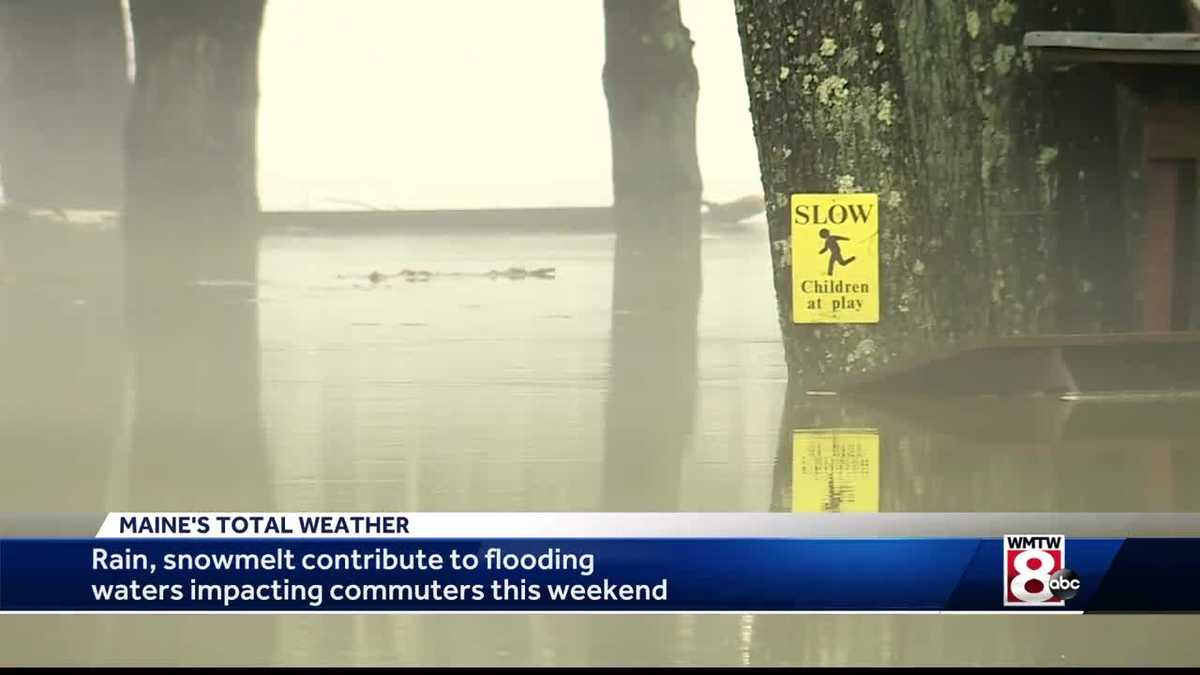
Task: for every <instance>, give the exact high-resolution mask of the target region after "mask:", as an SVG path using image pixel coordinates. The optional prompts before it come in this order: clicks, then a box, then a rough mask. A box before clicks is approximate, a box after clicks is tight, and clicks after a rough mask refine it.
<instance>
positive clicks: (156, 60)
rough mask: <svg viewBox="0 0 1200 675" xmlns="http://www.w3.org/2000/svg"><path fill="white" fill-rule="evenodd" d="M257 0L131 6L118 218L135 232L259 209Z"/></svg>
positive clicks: (141, 1) (235, 219) (145, 0)
mask: <svg viewBox="0 0 1200 675" xmlns="http://www.w3.org/2000/svg"><path fill="white" fill-rule="evenodd" d="M263 6H264V0H208V1H206V2H200V3H179V2H158V1H155V0H133V1H132V3H131V6H130V15H131V18H132V22H133V34H134V52H135V66H136V69H137V76H136V82H135V87H134V100H133V109H132V111H131V114H130V117H129V124H128V129H127V139H126V140H127V150H128V164H127V171H128V174H127V199H126V222H127V226H128V227H129V228H130V229H132V230H133V231H134V232H135V233H140V232H143V231H144V230H145V229H146V228H154V229H156V230H159V231H161V230H162V228H163V227H164V226H165V224H166V223H172V222H173V223H179V224H180V226H181V227H186V226H185V225H183V223H184V221H185V220H186V221H193V220H201V221H204V223H205V226H206V227H207V228H208V230H209V231H208V232H206V233H205V234H206V236H208V237H213V236H216V235H217V232H214V231H213V230H220V229H228V228H239V229H240V228H242V227H244V226H245V225H246V221H247V220H249V219H251V218H252V217H253V216H254V215H255V213H256V212H257V211H258V206H259V204H258V190H257V161H256V154H255V143H256V126H257V115H258V39H259V33H260V30H261V28H262V19H263Z"/></svg>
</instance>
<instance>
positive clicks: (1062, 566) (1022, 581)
mask: <svg viewBox="0 0 1200 675" xmlns="http://www.w3.org/2000/svg"><path fill="white" fill-rule="evenodd" d="M1078 593H1079V575H1077V574H1075V572H1073V571H1071V570H1070V569H1068V568H1067V552H1066V537H1064V536H1062V535H1061V534H1008V535H1005V536H1004V605H1005V606H1006V607H1012V606H1018V607H1030V606H1035V607H1062V606H1063V605H1065V604H1066V601H1067V600H1070V599H1071V598H1073V597H1075V595H1076V594H1078Z"/></svg>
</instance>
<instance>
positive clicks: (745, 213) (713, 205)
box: [700, 195, 767, 225]
mask: <svg viewBox="0 0 1200 675" xmlns="http://www.w3.org/2000/svg"><path fill="white" fill-rule="evenodd" d="M700 204H701V205H702V206H704V209H705V211H704V218H705V220H707V221H709V222H713V223H719V224H722V225H737V224H738V223H740V222H742V221H743V220H746V219H747V218H751V217H754V216H757V215H758V214H760V213H762V212H763V211H765V210H766V207H767V204H766V201H765V200H764V199H763V197H762V195H747V196H745V197H742V198H741V199H736V200H734V201H732V202H725V203H723V204H721V203H717V202H710V201H704V200H700Z"/></svg>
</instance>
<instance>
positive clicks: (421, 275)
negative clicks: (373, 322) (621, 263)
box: [338, 267, 555, 284]
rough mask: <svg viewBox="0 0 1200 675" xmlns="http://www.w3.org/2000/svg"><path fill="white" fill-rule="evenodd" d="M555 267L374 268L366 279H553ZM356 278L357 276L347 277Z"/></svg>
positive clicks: (383, 280) (371, 280)
mask: <svg viewBox="0 0 1200 675" xmlns="http://www.w3.org/2000/svg"><path fill="white" fill-rule="evenodd" d="M554 272H555V268H553V267H537V268H534V269H526V268H524V267H510V268H508V269H506V270H489V271H487V272H431V271H429V270H410V269H403V270H400V271H399V272H395V273H392V274H388V273H386V272H380V271H379V270H375V271H373V272H371V273H370V274H368V275H367V281H370V282H371V283H372V284H381V283H383V282H385V281H388V280H390V279H403V280H404V281H408V282H422V281H429V280H430V279H433V278H434V277H487V278H489V279H511V280H518V281H519V280H522V279H554V278H555V277H554ZM338 278H340V279H345V278H348V277H346V276H345V275H338ZM349 278H358V277H349Z"/></svg>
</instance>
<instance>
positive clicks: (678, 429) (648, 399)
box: [602, 213, 701, 511]
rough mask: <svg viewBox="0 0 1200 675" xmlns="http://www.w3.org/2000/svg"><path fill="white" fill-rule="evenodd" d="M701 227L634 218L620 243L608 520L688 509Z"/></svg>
mask: <svg viewBox="0 0 1200 675" xmlns="http://www.w3.org/2000/svg"><path fill="white" fill-rule="evenodd" d="M695 221H696V222H695V223H694V226H693V227H690V228H689V227H688V225H687V224H686V223H685V224H684V225H682V226H681V225H677V224H675V223H668V222H662V221H660V220H656V219H654V218H642V219H633V218H630V219H628V220H627V221H626V222H624V223H622V224H621V229H620V233H619V234H618V236H617V243H616V251H615V256H614V257H615V259H614V263H613V303H612V331H611V338H610V346H609V349H610V357H609V378H608V387H609V391H608V400H607V404H606V407H605V428H604V431H605V437H604V493H603V495H604V503H603V505H602V506H603V509H604V510H609V511H673V510H677V509H678V508H679V497H680V496H679V489H680V459H681V457H682V455H683V452H684V449H685V446H686V445H687V444H688V440H689V439H690V437H691V434H692V427H693V423H694V418H695V407H696V377H697V372H696V369H697V364H696V348H697V345H696V319H697V315H698V313H699V309H700V290H701V289H700V256H699V250H698V249H699V243H700V233H699V214H698V213H697V214H696V216H695ZM680 230H683V231H684V232H685V233H681V232H680ZM689 230H690V236H691V238H692V239H694V241H689V239H688V235H687V234H686V232H688V231H689Z"/></svg>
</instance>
